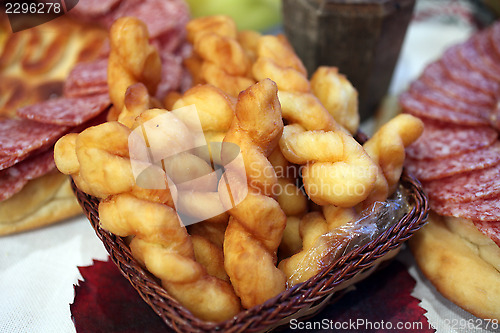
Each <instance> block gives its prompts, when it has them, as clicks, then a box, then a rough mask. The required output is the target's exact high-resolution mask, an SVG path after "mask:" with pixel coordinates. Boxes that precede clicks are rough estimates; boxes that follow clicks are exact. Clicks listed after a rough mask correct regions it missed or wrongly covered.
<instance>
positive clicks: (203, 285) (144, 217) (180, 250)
mask: <svg viewBox="0 0 500 333" xmlns="http://www.w3.org/2000/svg"><path fill="white" fill-rule="evenodd" d="M99 217H100V221H101V225H102V227H103V228H104V229H106V230H109V231H110V232H113V233H114V234H116V235H119V236H122V237H126V236H131V235H133V236H135V237H134V238H133V239H132V241H131V243H130V249H131V251H132V254H133V255H134V257H135V258H136V259H137V260H139V262H141V263H142V264H143V265H144V266H145V267H146V268H147V269H148V270H149V271H150V272H151V273H153V274H154V275H155V276H156V277H158V278H159V279H160V280H161V282H162V285H163V287H164V288H165V289H166V290H167V291H168V293H169V294H171V295H172V296H173V297H175V298H176V299H177V300H178V301H179V302H180V303H181V304H182V305H184V306H185V307H186V308H187V309H188V310H189V311H191V312H192V313H193V314H194V315H195V316H197V317H199V318H201V319H204V320H208V321H216V322H217V321H222V320H225V319H228V318H230V317H232V316H234V315H235V314H237V313H238V312H239V310H240V304H239V300H238V298H237V297H236V295H235V294H234V292H233V289H232V288H231V285H230V284H228V283H227V282H225V281H223V280H221V279H218V278H216V277H214V276H211V275H210V274H208V273H207V270H206V269H205V268H204V267H203V265H201V264H200V263H198V262H196V260H195V252H194V248H193V243H192V241H191V239H190V238H189V235H188V233H187V231H186V229H185V227H184V226H183V225H182V224H181V222H180V221H179V218H178V216H177V214H176V212H175V210H174V209H172V208H171V207H169V206H167V205H163V204H159V203H155V202H150V201H146V200H141V199H138V198H136V197H134V196H132V195H130V194H127V193H122V194H118V195H114V196H111V197H109V198H107V199H106V200H104V201H102V202H101V204H100V205H99ZM198 246H203V245H200V244H198ZM211 249H213V250H214V254H215V253H217V251H216V248H211ZM218 270H219V268H217V267H215V268H213V271H212V272H214V271H216V272H217V271H218ZM219 273H220V271H219Z"/></svg>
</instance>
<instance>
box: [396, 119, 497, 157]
mask: <svg viewBox="0 0 500 333" xmlns="http://www.w3.org/2000/svg"><path fill="white" fill-rule="evenodd" d="M424 124H425V126H424V132H423V133H422V135H421V136H420V138H418V140H417V141H415V142H414V143H413V144H411V145H410V146H409V147H408V148H407V149H406V153H407V155H408V156H409V157H411V158H412V159H416V160H422V159H435V158H443V157H449V156H453V155H460V154H463V153H465V152H469V151H472V150H476V149H480V148H483V147H487V146H490V145H492V144H493V143H494V142H495V141H496V140H497V138H498V133H497V131H495V130H494V129H492V128H490V127H488V126H459V125H453V124H444V123H438V122H430V121H428V120H424Z"/></svg>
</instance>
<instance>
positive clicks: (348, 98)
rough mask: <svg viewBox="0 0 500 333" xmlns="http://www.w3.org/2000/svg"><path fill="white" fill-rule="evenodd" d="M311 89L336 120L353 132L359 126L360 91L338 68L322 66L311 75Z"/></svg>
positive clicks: (354, 132)
mask: <svg viewBox="0 0 500 333" xmlns="http://www.w3.org/2000/svg"><path fill="white" fill-rule="evenodd" d="M311 90H312V91H313V93H314V95H315V96H317V97H318V99H319V100H320V101H321V104H323V105H324V107H325V108H326V109H327V110H328V112H330V114H331V115H332V116H333V118H334V119H335V121H336V122H337V123H339V124H340V125H342V126H343V127H345V128H346V129H347V130H348V131H349V132H350V133H351V134H353V135H354V134H356V132H357V131H358V127H359V113H358V92H357V91H356V89H355V88H354V87H353V86H352V84H351V82H349V80H347V78H346V77H345V76H344V75H342V74H339V72H338V68H336V67H327V66H321V67H318V69H317V70H316V71H315V72H314V73H313V75H312V77H311Z"/></svg>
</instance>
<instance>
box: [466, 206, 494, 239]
mask: <svg viewBox="0 0 500 333" xmlns="http://www.w3.org/2000/svg"><path fill="white" fill-rule="evenodd" d="M499 204H500V203H499ZM472 222H473V223H474V225H475V226H476V228H478V229H479V231H481V232H482V233H483V234H485V235H486V236H488V237H489V238H491V240H493V241H494V242H495V243H496V244H497V245H498V246H500V220H498V221H480V220H472Z"/></svg>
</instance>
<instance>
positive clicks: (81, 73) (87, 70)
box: [64, 59, 108, 97]
mask: <svg viewBox="0 0 500 333" xmlns="http://www.w3.org/2000/svg"><path fill="white" fill-rule="evenodd" d="M107 72H108V60H107V59H99V60H95V61H92V62H83V63H80V64H77V65H75V67H73V69H72V70H71V72H70V73H69V75H68V77H67V78H66V81H65V83H64V96H65V97H81V96H88V95H97V94H106V93H108V73H107Z"/></svg>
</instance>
